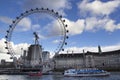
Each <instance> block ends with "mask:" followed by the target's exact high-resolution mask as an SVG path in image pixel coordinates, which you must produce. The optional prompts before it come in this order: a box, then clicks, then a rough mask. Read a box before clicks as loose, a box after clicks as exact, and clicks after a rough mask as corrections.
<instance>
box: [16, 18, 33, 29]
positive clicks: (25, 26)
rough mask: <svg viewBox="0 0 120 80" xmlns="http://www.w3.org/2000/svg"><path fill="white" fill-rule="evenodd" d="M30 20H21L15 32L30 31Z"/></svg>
mask: <svg viewBox="0 0 120 80" xmlns="http://www.w3.org/2000/svg"><path fill="white" fill-rule="evenodd" d="M31 25H32V23H31V19H30V18H23V19H22V20H21V21H20V22H19V23H18V25H17V26H18V27H17V28H16V29H17V31H28V30H30V29H31Z"/></svg>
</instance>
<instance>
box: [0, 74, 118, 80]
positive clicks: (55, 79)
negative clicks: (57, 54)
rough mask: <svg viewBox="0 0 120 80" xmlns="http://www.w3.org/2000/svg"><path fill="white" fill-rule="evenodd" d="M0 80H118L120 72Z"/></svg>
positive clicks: (5, 77)
mask: <svg viewBox="0 0 120 80" xmlns="http://www.w3.org/2000/svg"><path fill="white" fill-rule="evenodd" d="M0 80H120V72H111V75H110V76H104V77H64V76H63V75H43V76H41V77H30V76H28V75H0Z"/></svg>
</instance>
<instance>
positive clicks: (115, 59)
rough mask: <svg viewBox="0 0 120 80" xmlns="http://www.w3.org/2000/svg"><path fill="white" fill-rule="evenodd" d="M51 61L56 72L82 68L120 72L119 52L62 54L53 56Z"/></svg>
mask: <svg viewBox="0 0 120 80" xmlns="http://www.w3.org/2000/svg"><path fill="white" fill-rule="evenodd" d="M53 60H54V68H55V69H58V70H63V69H68V68H84V67H97V68H100V69H105V70H120V69H119V67H120V50H115V51H108V52H101V53H97V52H86V53H71V54H65V53H64V54H58V55H55V56H54V58H53Z"/></svg>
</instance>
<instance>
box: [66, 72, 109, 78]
mask: <svg viewBox="0 0 120 80" xmlns="http://www.w3.org/2000/svg"><path fill="white" fill-rule="evenodd" d="M109 75H110V73H109V72H107V73H99V74H64V76H72V77H87V76H88V77H91V76H109Z"/></svg>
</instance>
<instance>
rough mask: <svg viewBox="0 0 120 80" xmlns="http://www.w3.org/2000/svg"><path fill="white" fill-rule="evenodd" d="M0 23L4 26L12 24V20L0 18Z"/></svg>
mask: <svg viewBox="0 0 120 80" xmlns="http://www.w3.org/2000/svg"><path fill="white" fill-rule="evenodd" d="M0 21H1V22H3V23H6V24H11V23H12V19H11V18H8V17H6V16H0Z"/></svg>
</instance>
